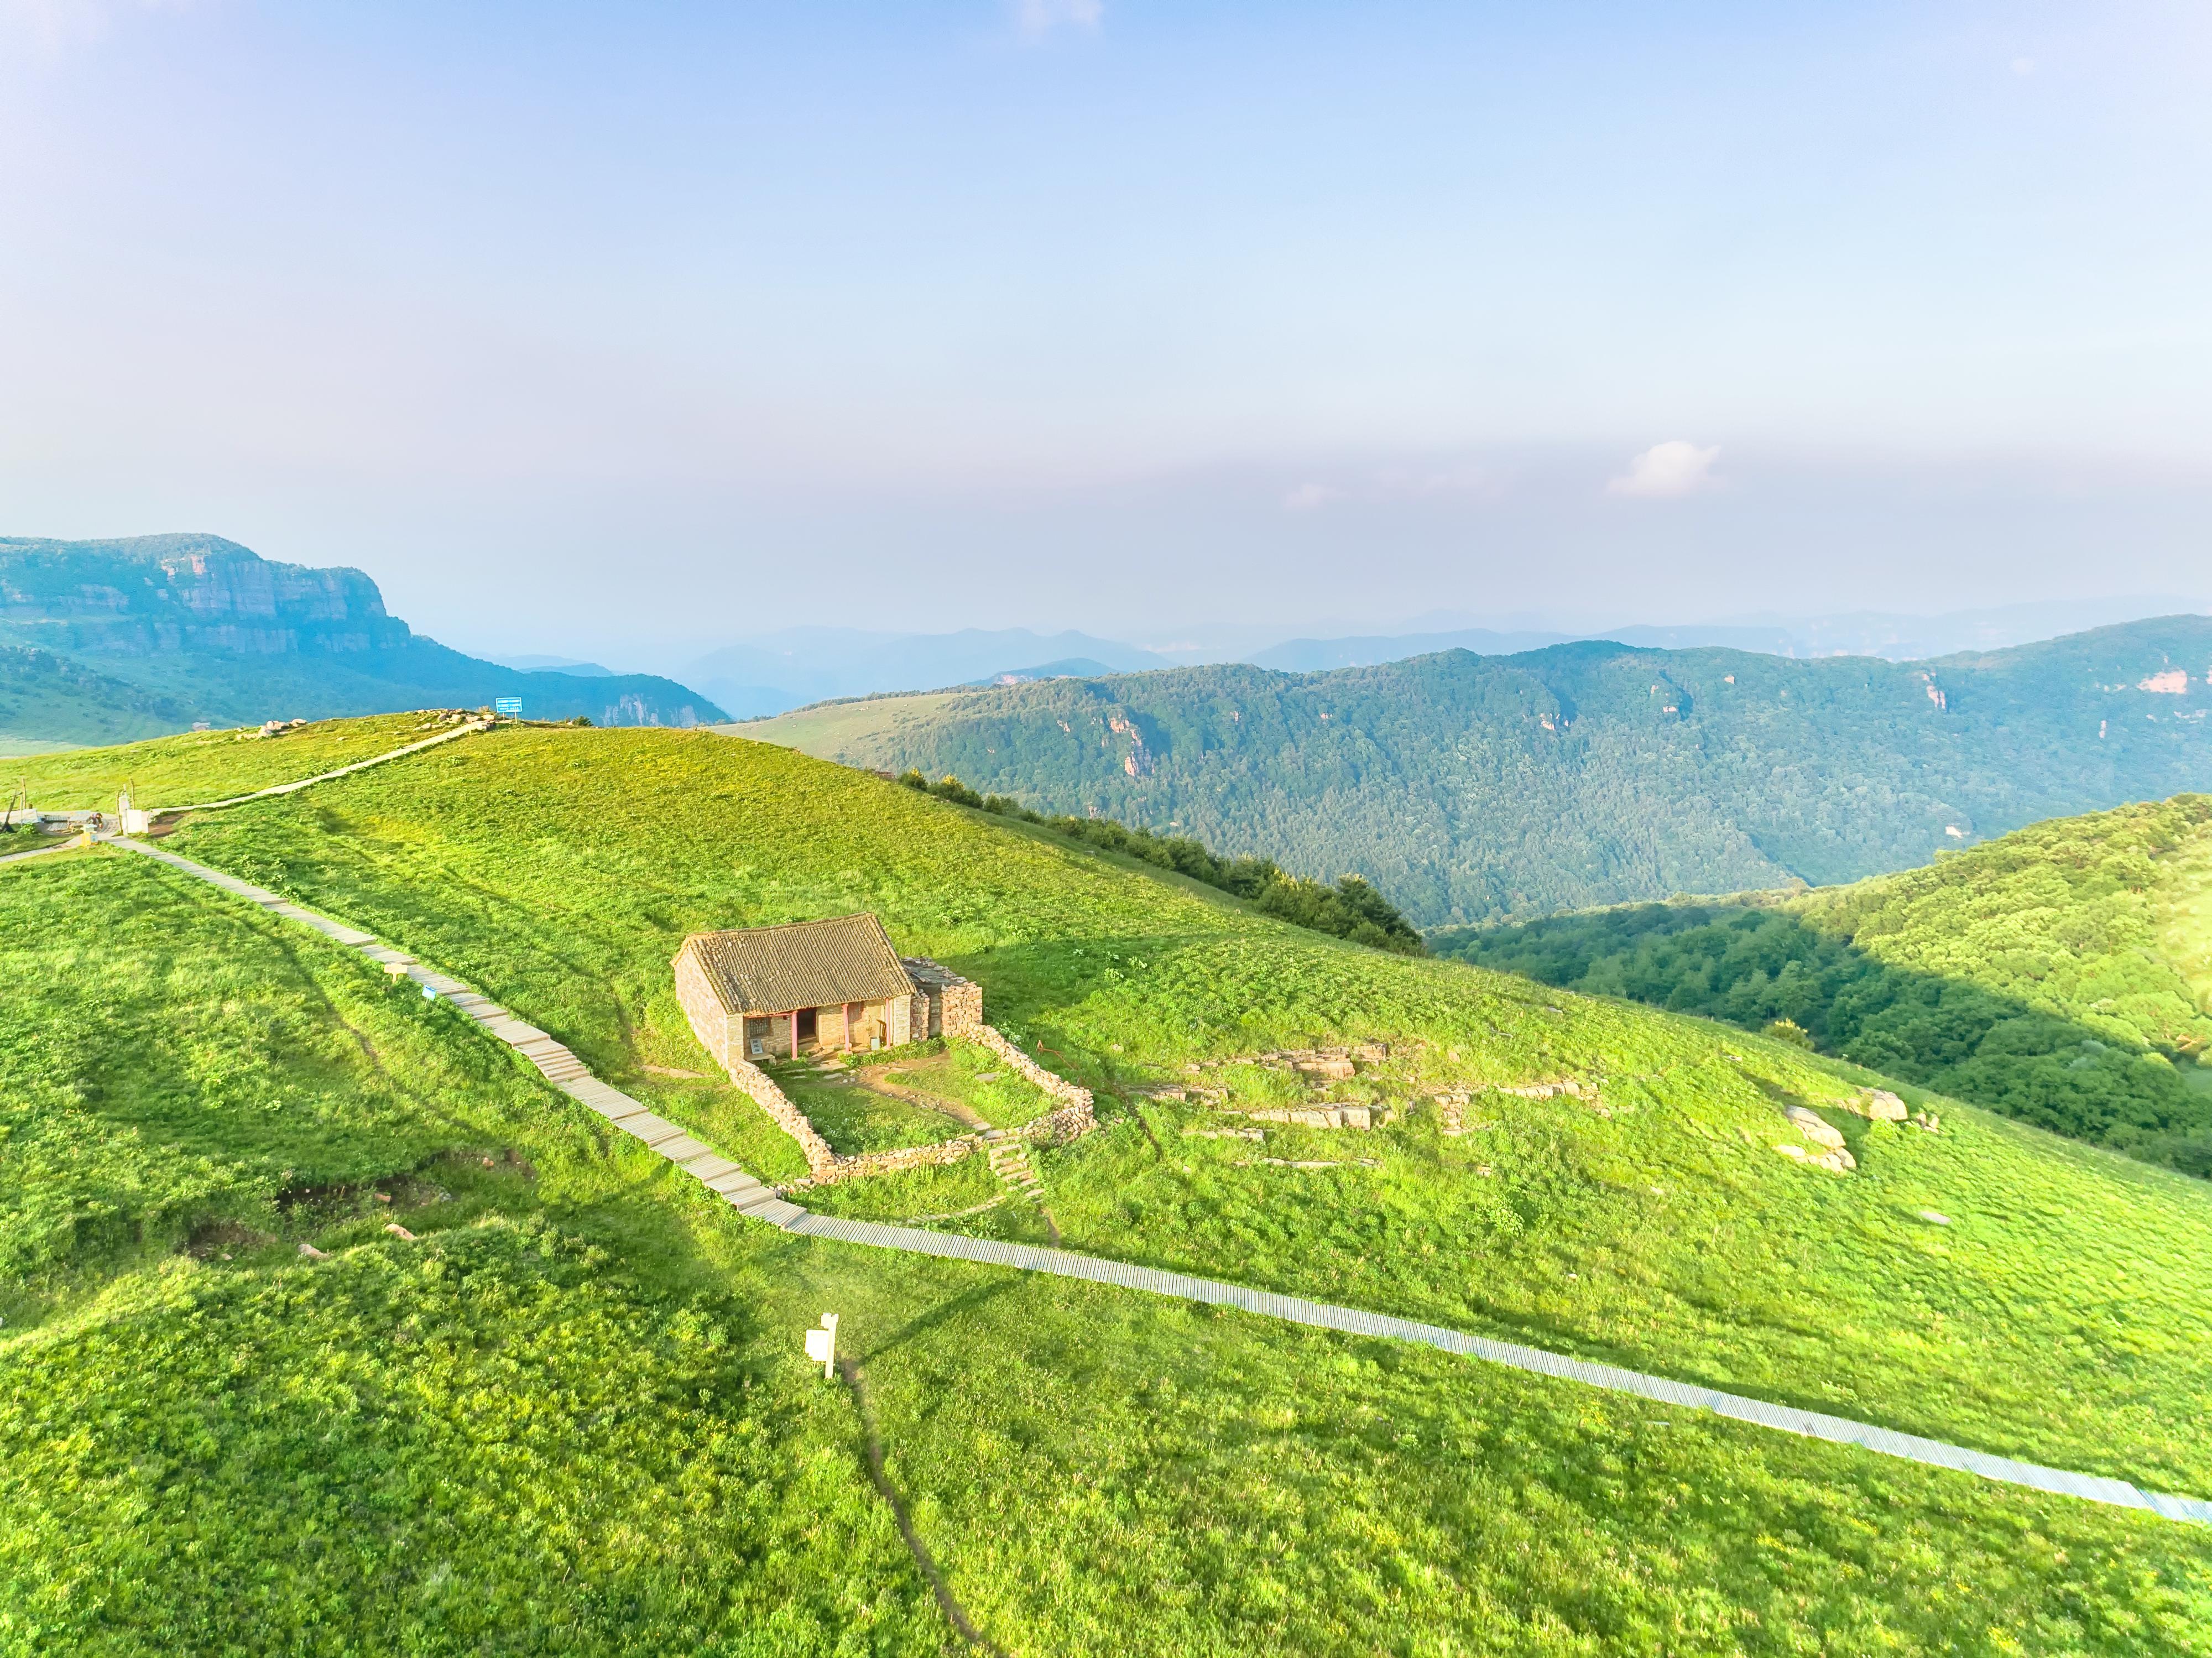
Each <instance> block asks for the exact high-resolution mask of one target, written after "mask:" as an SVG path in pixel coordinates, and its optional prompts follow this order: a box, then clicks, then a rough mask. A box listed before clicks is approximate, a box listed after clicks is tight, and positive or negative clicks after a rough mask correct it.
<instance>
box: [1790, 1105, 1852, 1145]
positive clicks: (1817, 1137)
mask: <svg viewBox="0 0 2212 1658" xmlns="http://www.w3.org/2000/svg"><path fill="white" fill-rule="evenodd" d="M1782 1114H1783V1115H1784V1116H1785V1117H1787V1118H1789V1119H1790V1121H1791V1123H1793V1124H1794V1125H1796V1129H1797V1132H1798V1133H1801V1134H1802V1135H1803V1136H1804V1137H1805V1139H1806V1140H1807V1141H1808V1143H1809V1144H1811V1145H1817V1146H1820V1148H1821V1149H1822V1150H1824V1151H1840V1150H1842V1149H1843V1144H1844V1137H1843V1135H1842V1134H1841V1133H1838V1132H1837V1131H1836V1130H1835V1129H1833V1128H1831V1127H1829V1126H1828V1124H1827V1123H1826V1121H1824V1120H1823V1119H1822V1118H1821V1116H1820V1114H1819V1113H1818V1112H1816V1111H1810V1110H1808V1109H1807V1108H1805V1107H1803V1106H1802V1105H1786V1106H1784V1107H1783V1108H1782Z"/></svg>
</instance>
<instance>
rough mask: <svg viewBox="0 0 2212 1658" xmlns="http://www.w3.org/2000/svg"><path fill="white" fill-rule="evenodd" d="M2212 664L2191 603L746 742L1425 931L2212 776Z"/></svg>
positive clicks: (1377, 671) (1035, 691) (1572, 658)
mask: <svg viewBox="0 0 2212 1658" xmlns="http://www.w3.org/2000/svg"><path fill="white" fill-rule="evenodd" d="M2208 666H2212V618H2207V617H2203V616H2172V617H2166V618H2164V619H2162V620H2157V621H2149V622H2140V623H2129V624H2127V625H2125V626H2122V627H2116V628H2106V629H2098V630H2097V631H2095V632H2093V633H2085V634H2079V635H2073V636H2071V637H2069V638H2065V639H2057V640H2051V641H2046V642H2045V643H2042V644H2037V645H2028V646H2022V647H2019V648H2017V649H2014V650H2008V651H1997V652H1992V653H1987V654H1984V655H1977V656H1961V657H1954V658H1949V659H1945V660H1942V661H1940V662H1923V663H1895V662H1887V661H1881V660H1876V659H1869V658H1831V659H1815V660H1796V659H1786V658H1782V657H1774V656H1762V655H1758V654H1754V653H1749V652H1744V651H1730V650H1718V649H1708V650H1688V651H1664V650H1638V649H1632V648H1630V647H1626V646H1621V645H1612V644H1605V643H1586V644H1577V645H1561V646H1555V647H1551V648H1549V649H1546V650H1541V651H1531V652H1528V653H1524V654H1522V655H1518V656H1510V657H1480V656H1474V655H1471V654H1469V653H1467V652H1465V651H1448V652H1444V653H1441V654H1438V655H1435V656H1428V657H1422V658H1418V659H1413V660H1411V661H1404V662H1395V663H1390V664H1387V665H1381V666H1376V667H1371V668H1350V669H1344V670H1341V671H1335V672H1331V673H1320V674H1306V675H1297V674H1282V673H1271V672H1268V671H1265V670H1263V669H1259V668H1252V667H1243V666H1218V667H1206V668H1187V669H1176V670H1174V671H1167V672H1160V673H1147V674H1133V675H1125V676H1121V677H1115V678H1108V679H1096V680H1082V679H1070V680H1054V681H1050V682H1048V683H1042V684H1032V685H1017V686H1008V687H1002V688H995V689H985V690H976V691H969V692H963V693H960V694H958V695H953V696H950V697H945V696H939V697H932V698H928V699H903V700H902V699H896V698H886V699H878V700H874V701H865V702H857V703H851V704H845V705H841V706H840V707H839V708H836V709H830V710H822V711H802V712H800V713H798V714H791V715H787V716H785V717H784V718H782V719H781V720H769V721H764V722H762V723H761V724H759V725H757V726H751V727H748V728H746V729H747V730H748V731H749V732H750V733H751V734H755V735H757V736H759V737H761V738H763V739H765V740H767V741H769V742H787V743H791V744H794V745H796V746H799V747H801V748H804V749H806V750H808V751H809V752H812V753H816V754H818V755H822V756H826V757H830V758H836V759H841V760H844V761H847V762H850V763H853V764H858V765H866V766H871V767H876V768H885V769H890V770H898V769H901V768H905V767H908V766H916V767H919V768H921V770H922V771H923V772H924V773H925V774H927V775H929V776H931V777H936V776H940V775H942V774H945V773H947V772H950V773H953V774H957V775H958V776H959V777H960V778H962V779H963V780H964V781H966V782H967V783H968V784H969V785H970V786H973V787H975V788H977V789H980V790H982V791H984V792H986V793H1004V794H1009V795H1012V796H1015V797H1016V798H1018V799H1020V800H1021V801H1023V803H1024V804H1025V805H1030V806H1031V807H1034V808H1036V809H1038V810H1041V811H1055V812H1075V813H1077V814H1082V813H1084V812H1086V811H1098V812H1100V813H1102V814H1103V815H1105V816H1107V817H1115V818H1119V819H1121V821H1123V822H1125V823H1139V824H1143V825H1145V826H1146V827H1148V828H1151V829H1155V830H1166V829H1178V830H1180V831H1181V832H1182V833H1183V834H1186V835H1196V836H1198V837H1199V838H1200V840H1202V841H1205V842H1206V844H1207V845H1208V846H1210V847H1213V848H1214V849H1216V850H1217V851H1218V852H1220V853H1225V854H1227V855H1239V854H1254V855H1259V856H1264V857H1269V858H1273V859H1275V860H1276V861H1277V862H1279V863H1280V864H1282V865H1284V866H1285V868H1287V869H1291V870H1293V871H1295V872H1298V873H1300V874H1306V875H1317V876H1322V877H1324V878H1334V877H1335V876H1338V875H1340V874H1343V873H1345V872H1347V871H1356V872H1359V873H1361V874H1364V875H1365V876H1366V877H1367V878H1369V879H1370V880H1372V881H1373V882H1374V883H1375V884H1376V885H1377V886H1378V887H1380V888H1381V890H1383V894H1384V895H1385V896H1387V897H1389V899H1390V900H1391V901H1392V902H1394V903H1396V904H1397V905H1399V906H1400V908H1402V909H1404V910H1405V911H1406V912H1407V914H1408V915H1410V916H1411V917H1413V920H1415V921H1417V922H1418V923H1419V924H1420V925H1422V926H1437V925H1443V924H1445V923H1453V922H1481V921H1490V920H1499V919H1503V918H1506V917H1518V916H1525V915H1529V914H1539V913H1542V912H1544V911H1548V910H1555V909H1563V908H1576V907H1580V906H1587V905H1591V904H1602V903H1615V902H1626V901H1630V900H1636V899H1647V898H1664V897H1667V896H1670V895H1672V894H1674V893H1679V892H1725V891H1733V890H1747V889H1751V888H1754V887H1766V886H1774V885H1779V884H1784V883H1786V882H1787V881H1789V880H1790V879H1792V878H1802V879H1804V880H1807V881H1812V882H1833V881H1849V880H1853V879H1856V878H1859V877H1862V876H1866V875H1871V874H1875V873H1877V872H1881V871H1885V870H1893V869H1899V868H1905V867H1908V866H1910V865H1916V864H1921V863H1924V862H1926V861H1927V860H1928V859H1929V858H1931V857H1932V856H1933V855H1934V854H1935V853H1936V852H1937V851H1939V850H1941V849H1942V848H1945V847H1955V846H1957V845H1959V844H1960V837H1964V838H1965V839H1966V840H1968V841H1972V840H1978V839H1981V838H1983V837H1985V836H1988V835H1996V834H2001V833H2002V832H2004V831H2005V830H2008V829H2016V828H2018V827H2020V826H2021V825H2022V824H2024V823H2032V822H2033V821H2034V820H2036V819H2038V818H2041V817H2051V816H2053V815H2056V814H2058V813H2064V812H2078V811H2087V810H2090V809H2092V808H2098V807H2105V806H2111V805H2118V803H2120V802H2122V801H2124V800H2136V799H2155V798H2162V797H2164V796H2166V795H2169V794H2172V793H2175V792H2177V791H2178V790H2182V789H2191V788H2203V787H2206V786H2212V729H2208V727H2207V726H2206V725H2205V723H2204V714H2205V710H2206V708H2207V707H2208V705H2212V685H2208V684H2207V683H2206V677H2205V676H2206V671H2207V668H2208ZM1954 832H1955V833H1954Z"/></svg>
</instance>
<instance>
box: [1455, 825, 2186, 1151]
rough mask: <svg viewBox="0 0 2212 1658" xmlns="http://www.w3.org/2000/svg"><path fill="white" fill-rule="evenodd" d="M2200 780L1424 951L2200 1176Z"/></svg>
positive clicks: (1477, 931)
mask: <svg viewBox="0 0 2212 1658" xmlns="http://www.w3.org/2000/svg"><path fill="white" fill-rule="evenodd" d="M2208 921H2212V798H2207V797H2206V796H2204V795H2201V794H2193V795H2179V796H2176V797H2175V798H2174V799H2172V800H2168V801H2166V802H2164V803H2162V804H2156V805H2137V806H2124V807H2122V808H2120V809H2119V810H2118V811H2109V812H2100V813H2097V814H2095V815H2093V816H2090V817H2073V818H2063V819H2060V820H2057V821H2056V822H2051V823H2038V824H2036V825H2034V826H2033V828H2031V829H2022V830H2021V831H2019V832H2018V833H2016V834H2013V835H2006V836H2005V837H2003V838H2002V840H1997V841H1990V843H1988V844H1987V845H1984V846H1980V847H1974V848H1972V850H1971V851H1966V852H1961V853H1956V854H1954V855H1953V856H1950V857H1947V858H1944V859H1940V860H1939V861H1938V862H1937V863H1936V865H1935V866H1934V867H1932V868H1929V869H1919V870H1913V871H1910V872H1906V873H1905V874H1902V875H1895V876H1889V877H1885V878H1878V879H1875V880H1869V881H1863V882H1859V883H1857V884H1854V885H1851V886H1846V887H1839V888H1833V889H1829V890H1818V891H1810V892H1800V893H1794V894H1777V893H1769V894H1753V895H1749V896H1745V897H1743V898H1741V899H1735V900H1729V901H1723V902H1703V903H1698V902H1688V903H1673V904H1643V905H1636V906H1632V907H1628V908H1619V909H1610V910H1601V911H1598V912H1596V913H1594V914H1581V915H1564V916H1559V917H1555V918H1553V919H1551V920H1541V921H1536V922H1533V923H1530V924H1528V925H1527V926H1517V927H1499V928H1486V929H1485V928H1453V929H1445V930H1443V931H1442V932H1438V933H1437V934H1436V935H1434V936H1433V937H1432V938H1431V944H1432V946H1433V948H1434V949H1435V950H1437V953H1438V954H1440V955H1447V956H1456V957H1460V958H1461V959H1462V960H1466V961H1469V962H1475V963H1480V964H1482V965H1484V966H1486V967H1495V968H1503V969H1508V970H1510V971H1512V972H1516V973H1523V974H1527V975H1530V976H1531V977H1534V978H1537V979H1541V980H1542V981H1545V982H1546V983H1547V984H1553V985H1559V986H1562V987H1569V988H1572V989H1576V990H1581V991H1588V992H1590V993H1596V994H1601V995H1611V996H1626V997H1631V998H1633V999H1636V1000H1638V1001H1642V1002H1649V1003H1651V1004H1653V1005H1657V1006H1660V1007H1666V1008H1672V1009H1674V1010H1677V1011H1684V1012H1692V1013H1705V1014H1710V1015H1712V1016H1713V1017H1718V1018H1723V1019H1728V1020H1730V1021H1733V1022H1734V1023H1737V1024H1740V1025H1744V1026H1747V1027H1749V1028H1752V1029H1765V1030H1767V1031H1768V1032H1769V1034H1771V1035H1779V1036H1782V1037H1784V1039H1785V1040H1797V1041H1801V1042H1805V1043H1807V1044H1808V1045H1809V1046H1814V1047H1817V1048H1820V1049H1821V1050H1822V1051H1824V1052H1827V1053H1832V1054H1840V1055H1842V1056H1844V1057H1845V1058H1848V1059H1850V1060H1855V1061H1857V1063H1859V1064H1862V1065H1865V1066H1871V1067H1874V1068H1875V1069H1878V1070H1881V1071H1886V1072H1890V1073H1892V1074H1893V1075H1896V1076H1900V1077H1905V1078H1911V1080H1913V1081H1915V1082H1918V1083H1923V1084H1926V1085H1928V1086H1929V1087H1931V1088H1936V1089H1940V1090H1942V1091H1943V1092H1945V1093H1947V1094H1950V1095H1954V1096H1956V1097H1958V1098H1960V1099H1964V1100H1971V1101H1972V1102H1975V1103H1976V1104H1978V1105H1984V1106H1988V1107H1990V1108H1993V1109H1996V1110H1998V1111H2002V1112H2004V1113H2006V1114H2008V1115H2010V1116H2014V1117H2018V1118H2021V1119H2022V1120H2024V1121H2028V1122H2033V1123H2035V1124H2037V1125H2038V1126H2039V1127H2045V1128H2049V1129H2052V1130H2055V1131H2057V1133H2063V1134H2071V1135H2075V1136H2077V1137H2079V1138H2081V1139H2088V1140H2093V1141H2096V1142H2098V1143H2099V1144H2101V1145H2108V1146H2112V1147H2114V1148H2116V1149H2118V1150H2121V1151H2127V1152H2129V1153H2130V1154H2132V1155H2134V1156H2137V1157H2143V1158H2146V1159H2148V1160H2149V1161H2152V1162H2156V1163H2171V1164H2172V1165H2174V1166H2176V1167H2179V1168H2181V1169H2186V1170H2188V1171H2189V1172H2190V1173H2191V1174H2195V1175H2212V1071H2208V1070H2207V1069H2206V1068H2205V1066H2204V1064H2203V1061H2204V1060H2206V1058H2207V1057H2208V1056H2212V1017H2206V1013H2205V1011H2204V1010H2205V1006H2206V999H2207V995H2208V993H2212V954H2208V950H2212V927H2208V925H2207V923H2208Z"/></svg>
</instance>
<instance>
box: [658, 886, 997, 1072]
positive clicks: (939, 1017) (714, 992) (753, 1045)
mask: <svg viewBox="0 0 2212 1658" xmlns="http://www.w3.org/2000/svg"><path fill="white" fill-rule="evenodd" d="M676 994H677V998H678V1000H679V1001H681V1002H682V1003H683V1005H684V1014H685V1015H686V1017H689V1018H690V1022H691V1029H692V1030H693V1031H694V1032H695V1033H696V1035H697V1036H698V1038H699V1040H700V1042H702V1043H703V1044H704V1045H705V1046H706V1048H707V1050H708V1052H709V1053H710V1054H713V1055H714V1058H715V1060H717V1061H718V1062H719V1063H720V1065H721V1066H723V1068H724V1069H726V1070H727V1069H730V1068H731V1065H732V1061H733V1060H734V1061H741V1062H744V1063H747V1064H751V1063H757V1062H758V1061H759V1060H769V1059H793V1058H797V1057H799V1056H800V1055H802V1054H809V1053H817V1054H819V1053H848V1054H850V1053H869V1052H872V1051H873V1050H875V1049H877V1048H896V1047H899V1046H900V1045H902V1043H906V1042H919V1041H921V1039H922V1038H924V1037H925V1036H937V1035H946V1036H958V1035H969V1034H971V1033H972V1032H974V1031H975V1030H976V1029H979V1028H980V1027H981V1024H982V1023H983V992H982V988H981V987H980V986H978V985H976V984H975V983H973V982H972V981H969V980H967V979H963V978H962V977H961V976H960V975H958V974H957V973H955V972H953V971H952V970H951V969H949V968H945V967H941V966H939V964H938V963H935V962H932V961H927V960H925V959H923V958H921V957H911V958H902V957H901V956H900V955H899V953H898V951H897V950H895V949H894V948H892V945H891V941H890V934H889V933H887V932H884V925H883V923H882V922H881V921H879V920H877V919H876V918H875V917H874V916H872V915H868V914H860V915H841V916H837V917H836V918H834V919H832V920H822V921H793V922H788V923H787V924H785V925H784V926H762V927H739V928H735V929H732V930H731V931H729V932H695V933H693V934H692V935H691V936H690V938H686V939H685V940H684V947H683V949H681V950H678V951H677V953H676Z"/></svg>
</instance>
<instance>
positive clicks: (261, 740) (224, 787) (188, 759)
mask: <svg viewBox="0 0 2212 1658" xmlns="http://www.w3.org/2000/svg"><path fill="white" fill-rule="evenodd" d="M445 729H447V727H446V726H445V725H444V724H442V723H441V722H440V721H439V720H436V719H435V717H434V716H428V715H424V714H383V715H380V716H378V717H375V718H373V719H367V720H318V721H316V722H315V723H313V724H312V725H307V726H294V727H293V728H292V729H291V730H289V731H286V732H280V733H278V734H277V735H276V736H273V737H264V736H262V735H261V732H260V727H258V726H247V727H244V728H237V727H234V728H231V729H228V730H225V731H205V732H186V733H185V734H184V735H182V736H179V737H165V738H157V739H154V740H150V741H147V742H143V743H127V744H121V745H119V746H117V747H113V748H99V749H90V748H87V749H68V750H60V751H58V752H52V753H42V754H35V755H25V756H21V757H20V758H18V759H16V760H15V761H14V762H12V763H11V764H9V766H7V767H5V768H0V771H4V774H5V775H6V776H7V778H8V780H9V782H8V786H9V787H10V788H15V787H17V786H21V788H22V789H24V790H25V792H26V793H28V794H29V795H30V797H31V804H32V805H34V806H37V807H39V808H40V809H41V810H43V811H80V810H84V809H88V808H100V809H104V810H112V809H113V807H114V805H115V798H116V796H117V795H118V793H121V792H122V791H123V790H125V789H132V790H135V791H137V799H138V800H139V802H140V803H141V804H142V805H149V806H161V805H192V804H194V803H195V802H197V801H203V800H227V799H230V798H231V797H232V796H234V795H239V794H250V793H252V792H253V791H254V790H256V789H265V788H268V787H270V786H273V785H275V784H277V783H286V782H290V781H291V780H294V779H295V778H301V777H313V776H315V775H317V774H320V773H322V772H326V771H335V770H337V768H339V767H340V766H349V765H351V764H353V763H354V762H356V761H357V760H367V759H370V758H372V757H374V756H376V755H380V754H389V753H391V752H392V750H394V749H400V748H404V747H406V746H407V745H408V744H410V743H419V742H421V741H422V739H423V738H426V737H432V736H435V735H436V734H437V733H438V732H441V731H443V730H445Z"/></svg>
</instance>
